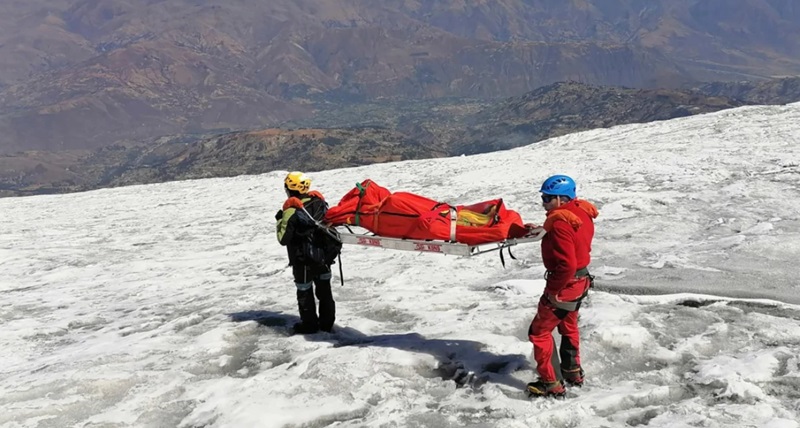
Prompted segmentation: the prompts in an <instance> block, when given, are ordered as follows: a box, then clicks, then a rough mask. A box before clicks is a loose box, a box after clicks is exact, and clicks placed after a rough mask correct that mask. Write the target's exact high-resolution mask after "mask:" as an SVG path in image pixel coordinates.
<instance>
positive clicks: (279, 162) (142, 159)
mask: <svg viewBox="0 0 800 428" xmlns="http://www.w3.org/2000/svg"><path fill="white" fill-rule="evenodd" d="M759 87H762V88H770V89H765V90H767V92H766V93H765V94H763V95H758V90H757V89H752V90H751V91H750V92H749V94H750V95H749V96H751V97H754V98H757V99H767V100H771V99H775V100H778V102H776V103H777V104H780V103H783V101H784V100H786V99H787V97H788V98H791V97H790V95H789V94H788V93H783V92H780V91H778V92H772V90H773V88H775V87H784V85H783V83H781V82H775V83H774V84H773V85H765V86H759ZM786 87H788V88H793V86H791V85H788V86H786ZM766 94H773V95H772V97H773V98H770V96H768V95H766ZM794 101H800V98H797V99H795V100H794ZM743 104H745V102H744V101H741V100H737V99H732V98H727V97H722V96H716V95H713V96H711V95H704V94H703V93H702V92H700V91H699V90H683V91H681V90H666V89H659V90H637V89H626V88H617V87H600V86H592V85H585V84H580V83H575V82H567V83H556V84H553V85H549V86H547V87H543V88H540V89H537V90H535V91H532V92H529V93H527V94H525V95H522V96H520V97H512V98H508V99H505V100H501V101H497V102H494V103H490V102H485V101H477V100H462V101H458V100H448V101H447V102H442V103H433V102H420V103H416V104H402V103H396V102H395V103H385V104H366V103H365V104H358V105H341V106H336V105H333V104H328V105H327V107H326V109H327V110H328V111H330V112H331V113H330V115H329V116H325V115H322V116H320V117H319V118H318V119H319V121H320V122H322V123H317V125H320V124H322V125H324V126H326V127H327V128H319V127H314V123H310V122H309V123H294V124H292V125H291V126H287V127H284V128H280V129H278V128H270V129H264V130H259V131H242V132H232V133H226V134H222V135H216V136H212V135H195V136H190V137H187V136H181V137H174V138H166V137H165V138H161V139H159V140H157V141H151V142H147V143H146V144H141V145H134V146H124V145H117V146H111V147H106V148H102V149H98V150H94V151H64V152H41V151H37V152H25V153H19V154H15V155H5V156H2V155H0V172H1V173H0V193H1V194H2V195H5V196H10V195H26V194H40V193H60V192H68V191H80V190H88V189H95V188H100V187H111V186H121V185H129V184H138V183H154V182H162V181H169V180H182V179H192V178H205V177H224V176H234V175H239V174H258V173H263V172H268V171H273V170H277V169H302V170H309V171H316V170H324V169H330V168H341V167H349V166H357V165H364V164H369V163H376V162H388V161H397V160H404V159H423V158H433V157H442V156H455V155H461V154H471V153H482V152H488V151H494V150H501V149H508V148H512V147H518V146H521V145H527V144H531V143H534V142H536V141H541V140H544V139H547V138H550V137H553V136H558V135H563V134H567V133H570V132H577V131H582V130H587V129H593V128H598V127H609V126H614V125H619V124H626V123H640V122H650V121H654V120H666V119H671V118H675V117H682V116H688V115H693V114H699V113H707V112H713V111H718V110H722V109H727V108H732V107H737V106H740V105H743ZM337 118H345V120H346V121H353V122H357V121H360V123H361V125H360V126H356V127H342V123H338V122H337V121H336V119H337ZM298 127H299V128H298ZM621 143H622V142H621ZM11 165H17V166H16V167H11Z"/></svg>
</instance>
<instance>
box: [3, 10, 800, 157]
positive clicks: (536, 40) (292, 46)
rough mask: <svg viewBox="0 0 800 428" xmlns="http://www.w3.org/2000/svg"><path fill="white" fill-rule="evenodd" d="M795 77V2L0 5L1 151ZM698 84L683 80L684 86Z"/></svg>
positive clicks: (799, 23)
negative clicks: (545, 90) (546, 89)
mask: <svg viewBox="0 0 800 428" xmlns="http://www.w3.org/2000/svg"><path fill="white" fill-rule="evenodd" d="M797 74H800V8H798V7H796V4H795V2H794V0H734V1H730V0H702V1H700V0H651V1H647V2H643V1H640V0H621V1H615V2H609V1H605V0H537V1H524V0H495V1H491V2H485V1H472V0H442V1H426V2H419V1H412V0H374V1H369V2H363V1H354V0H329V1H324V2H323V1H319V0H270V1H260V0H240V1H235V2H231V1H223V0H149V1H147V2H130V1H125V0H26V1H4V2H0V153H14V152H17V151H20V150H47V151H53V150H94V149H99V148H102V147H109V146H119V145H123V146H127V145H130V144H138V143H141V142H142V141H156V140H157V139H158V138H159V137H162V136H164V135H180V136H187V135H188V136H190V135H204V134H214V133H221V132H227V131H235V130H242V129H250V130H256V129H264V128H269V127H275V126H277V125H279V124H281V123H285V122H287V121H303V120H313V119H315V118H316V117H318V116H320V115H324V114H326V113H325V112H321V111H320V107H319V106H321V105H322V106H328V105H336V106H339V107H340V108H342V109H345V110H346V109H350V108H356V107H354V106H355V105H356V104H359V103H376V102H383V101H387V100H391V101H392V102H394V103H406V105H408V103H417V102H420V101H421V100H428V101H431V100H433V101H437V100H442V99H448V98H451V99H452V98H469V99H480V100H496V99H501V98H506V97H513V96H520V95H521V94H525V93H527V92H529V91H532V90H534V89H536V88H539V87H542V86H545V85H549V84H552V83H554V82H558V81H566V80H572V81H578V82H581V83H586V84H592V85H602V86H609V85H611V86H624V87H632V88H640V89H641V88H656V87H661V88H668V89H677V88H686V87H689V86H695V85H697V84H698V83H699V82H709V81H730V80H736V81H738V80H750V81H757V80H761V79H766V78H769V77H773V76H776V75H797ZM687 85H688V86H687Z"/></svg>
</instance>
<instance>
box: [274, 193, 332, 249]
mask: <svg viewBox="0 0 800 428" xmlns="http://www.w3.org/2000/svg"><path fill="white" fill-rule="evenodd" d="M300 200H301V201H302V202H303V206H304V208H305V210H306V211H307V212H308V214H310V215H311V216H312V217H313V220H312V219H310V218H309V217H308V215H306V213H305V212H304V211H303V210H301V209H297V208H293V207H290V208H287V209H285V210H282V211H278V213H277V214H276V215H275V219H276V220H277V221H278V227H277V238H278V242H279V243H280V244H281V245H284V246H286V251H287V253H288V255H289V264H290V265H295V264H303V263H304V260H303V246H304V245H308V244H309V242H310V239H311V236H312V234H313V233H314V231H315V230H316V229H317V225H316V223H315V222H314V220H316V221H322V219H323V218H324V217H325V213H326V212H327V211H328V203H327V202H325V200H324V199H320V198H316V197H309V196H305V197H302V198H300Z"/></svg>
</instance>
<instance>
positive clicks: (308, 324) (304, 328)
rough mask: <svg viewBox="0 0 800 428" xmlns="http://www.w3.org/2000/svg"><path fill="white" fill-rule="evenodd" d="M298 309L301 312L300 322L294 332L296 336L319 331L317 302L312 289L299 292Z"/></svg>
mask: <svg viewBox="0 0 800 428" xmlns="http://www.w3.org/2000/svg"><path fill="white" fill-rule="evenodd" d="M297 308H298V310H299V311H300V322H299V323H297V324H295V325H294V327H293V328H292V330H293V331H294V333H295V334H313V333H316V332H317V331H319V321H318V320H317V302H316V301H315V300H314V292H313V291H312V290H311V288H309V289H307V290H297Z"/></svg>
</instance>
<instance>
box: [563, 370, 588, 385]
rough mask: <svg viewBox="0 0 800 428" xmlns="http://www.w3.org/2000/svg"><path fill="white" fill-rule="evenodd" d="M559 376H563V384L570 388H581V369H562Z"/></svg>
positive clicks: (582, 374) (582, 376)
mask: <svg viewBox="0 0 800 428" xmlns="http://www.w3.org/2000/svg"><path fill="white" fill-rule="evenodd" d="M561 374H563V375H564V382H566V383H567V384H569V385H570V386H577V387H578V388H580V387H581V386H583V378H584V373H583V369H582V368H580V367H578V368H574V369H569V370H567V369H563V368H562V369H561Z"/></svg>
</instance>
